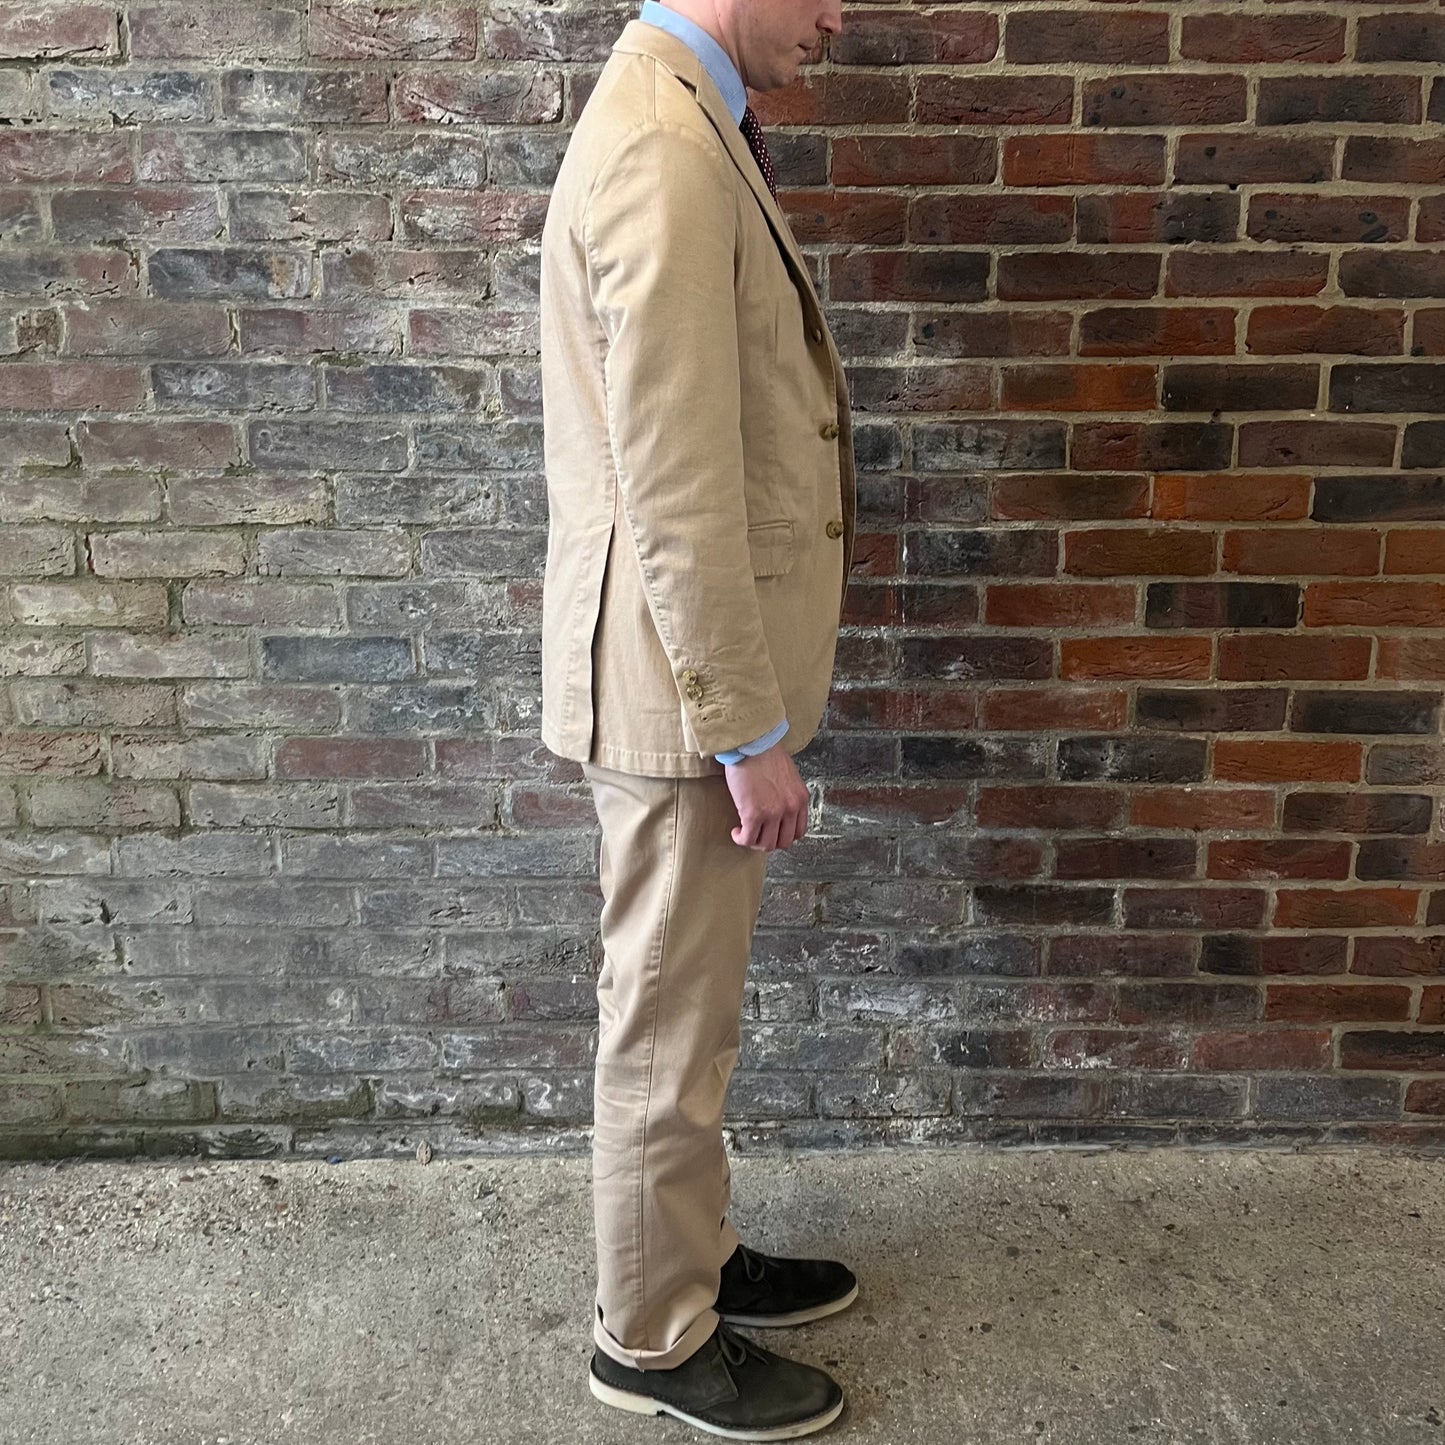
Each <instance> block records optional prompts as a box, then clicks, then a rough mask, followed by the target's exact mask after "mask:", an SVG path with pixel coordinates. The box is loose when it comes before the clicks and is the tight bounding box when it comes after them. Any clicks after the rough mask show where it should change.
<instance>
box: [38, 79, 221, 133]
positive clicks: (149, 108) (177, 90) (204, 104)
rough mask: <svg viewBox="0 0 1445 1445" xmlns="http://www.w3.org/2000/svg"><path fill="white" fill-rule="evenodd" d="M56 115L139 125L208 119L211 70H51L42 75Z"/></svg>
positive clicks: (211, 107)
mask: <svg viewBox="0 0 1445 1445" xmlns="http://www.w3.org/2000/svg"><path fill="white" fill-rule="evenodd" d="M44 80H45V86H46V106H47V109H48V111H49V114H50V118H51V119H52V120H72V121H73V120H90V121H105V122H109V123H110V124H112V125H136V124H139V123H141V122H147V121H149V122H159V121H165V122H168V123H170V124H173V125H174V124H183V123H185V122H194V121H201V120H208V119H209V118H210V117H211V115H212V113H213V112H214V109H215V100H214V88H213V83H212V79H211V77H210V76H209V75H205V74H201V73H199V72H197V71H187V70H141V69H131V68H129V67H125V68H118V69H108V68H101V67H98V66H89V67H87V68H86V69H84V70H50V71H46V72H45V75H44Z"/></svg>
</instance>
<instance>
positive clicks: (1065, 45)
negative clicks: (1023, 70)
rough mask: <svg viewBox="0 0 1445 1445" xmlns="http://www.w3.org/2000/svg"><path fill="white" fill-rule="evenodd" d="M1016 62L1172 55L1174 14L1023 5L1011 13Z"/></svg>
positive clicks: (1149, 59) (1009, 55)
mask: <svg viewBox="0 0 1445 1445" xmlns="http://www.w3.org/2000/svg"><path fill="white" fill-rule="evenodd" d="M1004 55H1005V57H1006V59H1007V60H1008V63H1009V64H1010V65H1050V64H1065V65H1076V64H1084V65H1156V64H1163V63H1164V62H1165V61H1167V60H1168V59H1169V17H1168V16H1167V15H1160V14H1154V13H1150V12H1148V11H1139V10H1135V9H1133V8H1131V9H1129V10H1128V11H1127V12H1126V13H1122V14H1109V13H1107V12H1100V11H1097V10H1095V11H1079V10H1063V9H1053V10H1019V11H1016V12H1014V13H1013V14H1011V15H1010V16H1009V25H1008V32H1007V34H1006V36H1005V38H1004Z"/></svg>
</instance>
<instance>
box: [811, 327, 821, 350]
mask: <svg viewBox="0 0 1445 1445" xmlns="http://www.w3.org/2000/svg"><path fill="white" fill-rule="evenodd" d="M813 340H814V341H816V342H817V343H818V345H819V346H821V345H822V344H823V328H822V327H821V326H815V327H814V328H813Z"/></svg>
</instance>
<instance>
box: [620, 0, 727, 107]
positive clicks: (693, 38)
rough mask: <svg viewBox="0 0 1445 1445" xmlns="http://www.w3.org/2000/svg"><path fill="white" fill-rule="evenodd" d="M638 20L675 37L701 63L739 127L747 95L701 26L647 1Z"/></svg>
mask: <svg viewBox="0 0 1445 1445" xmlns="http://www.w3.org/2000/svg"><path fill="white" fill-rule="evenodd" d="M637 18H638V19H639V20H641V21H642V22H643V24H645V25H655V26H657V28H658V29H659V30H665V31H667V33H668V34H669V35H675V36H677V38H678V39H679V40H681V41H682V43H683V44H684V45H686V46H687V48H688V49H689V50H691V51H692V52H693V54H694V55H696V56H697V58H698V59H699V60H700V61H702V65H703V69H704V70H706V71H707V73H708V74H709V75H710V76H712V83H713V84H714V85H715V86H717V88H718V89H719V90H720V91H722V98H723V99H724V100H725V101H726V102H727V107H728V114H729V115H731V116H732V118H733V120H734V121H736V122H737V124H738V125H741V124H742V123H743V112H744V111H745V110H746V109H747V108H748V92H747V87H746V86H745V85H744V84H743V78H742V76H740V75H739V74H738V68H737V66H735V65H734V64H733V63H732V60H731V59H730V58H729V56H728V53H727V51H726V50H724V49H723V48H722V46H721V45H719V44H718V43H717V41H716V40H714V39H713V38H712V36H711V35H709V34H708V33H707V31H706V30H704V29H703V28H702V26H701V25H695V24H694V23H693V22H692V21H691V20H689V19H688V18H687V16H686V15H679V14H678V13H677V11H676V10H669V9H668V8H667V6H666V5H660V4H659V3H658V0H647V4H645V5H644V6H643V7H642V14H641V15H639V16H638V17H637Z"/></svg>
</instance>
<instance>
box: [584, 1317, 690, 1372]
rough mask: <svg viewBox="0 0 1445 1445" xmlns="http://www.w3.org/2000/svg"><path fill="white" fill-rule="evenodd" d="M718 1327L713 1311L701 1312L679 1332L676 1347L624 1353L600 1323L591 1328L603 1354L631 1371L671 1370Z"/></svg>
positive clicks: (686, 1358) (688, 1357) (593, 1338)
mask: <svg viewBox="0 0 1445 1445" xmlns="http://www.w3.org/2000/svg"><path fill="white" fill-rule="evenodd" d="M717 1325H718V1313H717V1311H716V1310H704V1311H703V1312H702V1313H701V1314H700V1315H699V1316H698V1317H697V1318H696V1319H695V1320H694V1321H693V1322H692V1323H691V1324H690V1325H689V1326H688V1327H687V1329H685V1330H684V1331H683V1333H682V1338H681V1339H680V1340H678V1341H677V1343H676V1344H674V1345H672V1346H670V1347H669V1348H668V1349H665V1350H625V1349H623V1347H622V1346H621V1345H620V1344H619V1343H618V1342H617V1341H616V1340H615V1339H613V1338H612V1336H611V1335H610V1334H608V1332H607V1330H606V1328H605V1327H604V1325H603V1323H602V1321H601V1320H598V1321H597V1323H596V1324H595V1325H594V1326H593V1328H592V1340H593V1343H594V1344H595V1345H596V1346H597V1348H598V1349H599V1350H601V1351H602V1353H603V1354H604V1355H610V1356H611V1357H612V1358H613V1359H614V1360H616V1361H617V1363H618V1364H619V1365H630V1366H631V1367H632V1368H633V1369H634V1370H671V1369H674V1368H676V1367H677V1366H678V1365H680V1364H682V1363H683V1362H684V1361H686V1360H690V1359H691V1358H692V1357H693V1356H694V1355H695V1354H696V1353H697V1352H698V1351H699V1350H700V1349H702V1347H703V1346H704V1345H705V1344H707V1342H708V1340H709V1339H710V1338H711V1337H712V1332H713V1331H714V1330H715V1329H716V1328H717Z"/></svg>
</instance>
